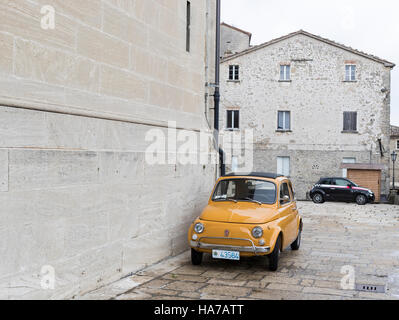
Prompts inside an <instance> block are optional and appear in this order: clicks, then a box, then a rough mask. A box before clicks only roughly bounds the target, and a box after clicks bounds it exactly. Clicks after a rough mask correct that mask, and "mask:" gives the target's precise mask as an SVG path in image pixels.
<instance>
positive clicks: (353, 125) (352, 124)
mask: <svg viewBox="0 0 399 320" xmlns="http://www.w3.org/2000/svg"><path fill="white" fill-rule="evenodd" d="M344 131H349V132H356V131H357V112H344Z"/></svg>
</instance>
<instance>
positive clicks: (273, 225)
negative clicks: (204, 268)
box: [188, 173, 302, 271]
mask: <svg viewBox="0 0 399 320" xmlns="http://www.w3.org/2000/svg"><path fill="white" fill-rule="evenodd" d="M301 232H302V218H301V216H300V215H299V213H298V209H297V206H296V202H295V199H294V193H293V189H292V183H291V181H290V180H289V179H288V178H286V177H284V176H280V175H276V174H270V173H250V174H238V173H235V174H228V175H226V176H223V177H222V178H220V179H219V180H218V181H217V182H216V186H215V188H214V190H213V192H212V195H211V197H210V199H209V202H208V206H207V207H206V208H205V209H204V211H203V212H202V214H201V216H199V217H198V218H197V219H196V220H195V221H194V222H193V223H192V224H191V226H190V229H189V231H188V241H189V244H190V246H191V261H192V263H193V264H194V265H199V264H201V262H202V257H203V254H204V253H209V254H211V255H212V257H213V258H214V259H227V260H240V257H248V256H249V257H251V256H268V257H269V269H270V270H272V271H276V270H277V268H278V260H279V255H280V252H281V251H282V250H283V249H285V248H287V247H289V246H291V249H292V250H298V249H299V246H300V244H301Z"/></svg>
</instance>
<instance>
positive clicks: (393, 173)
mask: <svg viewBox="0 0 399 320" xmlns="http://www.w3.org/2000/svg"><path fill="white" fill-rule="evenodd" d="M392 189H393V190H396V188H395V161H394V160H393V159H392Z"/></svg>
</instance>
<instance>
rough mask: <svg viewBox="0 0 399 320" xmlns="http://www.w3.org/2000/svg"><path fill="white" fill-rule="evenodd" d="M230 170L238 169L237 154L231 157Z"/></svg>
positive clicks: (235, 170)
mask: <svg viewBox="0 0 399 320" xmlns="http://www.w3.org/2000/svg"><path fill="white" fill-rule="evenodd" d="M231 171H232V172H237V171H238V157H237V156H232V157H231Z"/></svg>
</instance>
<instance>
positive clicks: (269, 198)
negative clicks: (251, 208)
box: [212, 179, 276, 204]
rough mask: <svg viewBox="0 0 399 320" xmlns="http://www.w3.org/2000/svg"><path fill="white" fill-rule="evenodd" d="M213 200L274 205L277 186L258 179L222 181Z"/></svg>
mask: <svg viewBox="0 0 399 320" xmlns="http://www.w3.org/2000/svg"><path fill="white" fill-rule="evenodd" d="M212 200H213V201H234V202H237V201H247V202H258V203H265V204H273V203H275V202H276V185H275V184H274V183H273V182H269V181H264V180H256V179H228V180H222V181H220V182H219V184H218V185H217V187H216V189H215V192H214V194H213V197H212Z"/></svg>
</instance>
